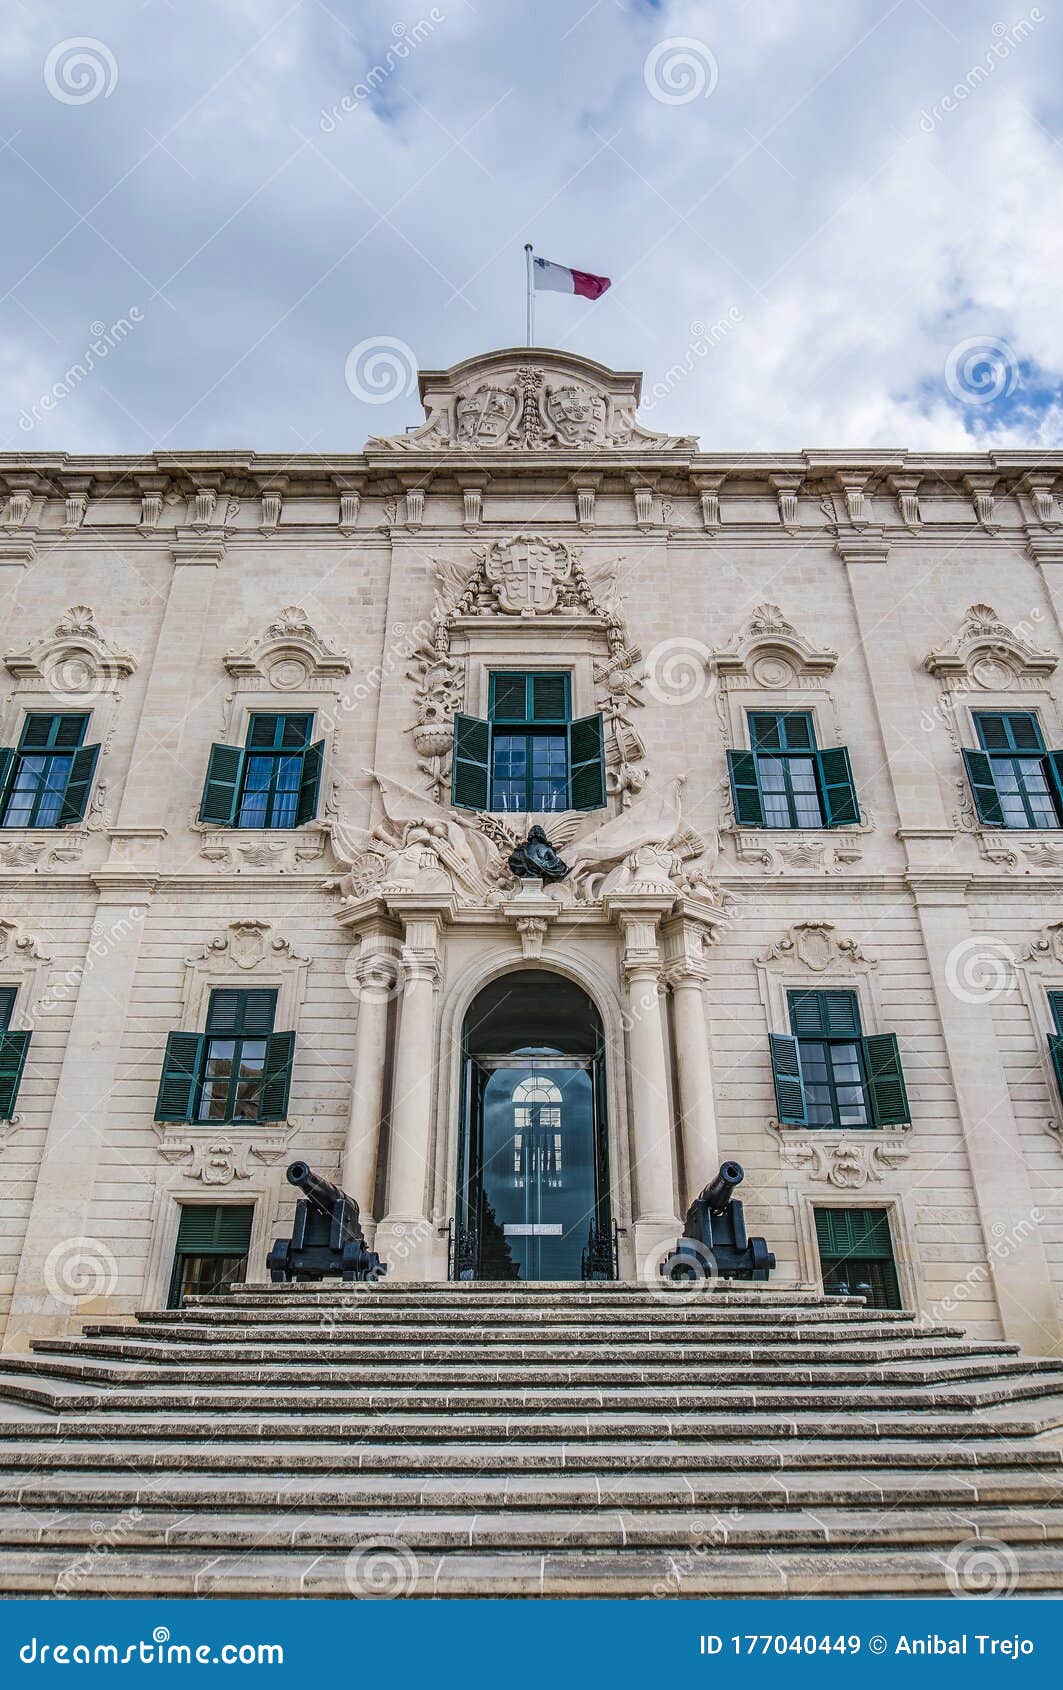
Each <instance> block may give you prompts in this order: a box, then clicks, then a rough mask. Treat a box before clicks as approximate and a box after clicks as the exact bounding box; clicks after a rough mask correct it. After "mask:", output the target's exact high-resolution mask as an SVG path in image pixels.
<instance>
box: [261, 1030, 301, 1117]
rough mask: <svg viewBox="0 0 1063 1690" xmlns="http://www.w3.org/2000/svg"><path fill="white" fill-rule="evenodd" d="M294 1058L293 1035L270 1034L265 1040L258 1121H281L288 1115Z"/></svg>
mask: <svg viewBox="0 0 1063 1690" xmlns="http://www.w3.org/2000/svg"><path fill="white" fill-rule="evenodd" d="M294 1056H295V1034H294V1033H270V1035H269V1037H268V1038H267V1040H266V1061H265V1067H264V1070H263V1074H262V1107H261V1109H260V1110H259V1114H258V1118H259V1120H260V1121H283V1120H284V1118H285V1116H286V1115H287V1113H288V1094H289V1092H290V1091H291V1085H292V1061H293V1058H294Z"/></svg>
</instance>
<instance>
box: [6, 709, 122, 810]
mask: <svg viewBox="0 0 1063 1690" xmlns="http://www.w3.org/2000/svg"><path fill="white" fill-rule="evenodd" d="M88 723H89V717H88V714H87V713H85V712H82V711H76V712H68V711H57V712H55V713H51V712H38V711H32V712H30V713H29V714H28V715H27V716H26V719H25V721H24V722H23V724H22V732H21V734H20V735H19V742H18V745H17V746H16V748H15V749H14V750H11V749H10V748H9V747H6V746H5V747H0V827H10V828H36V827H41V828H44V827H70V826H71V824H72V823H74V822H79V821H82V820H83V818H84V815H85V811H86V809H87V807H88V801H89V795H90V793H91V791H92V782H93V779H94V778H95V774H96V763H97V761H98V759H99V755H100V748H99V746H98V745H85V744H83V741H84V738H85V732H86V729H87V727H88Z"/></svg>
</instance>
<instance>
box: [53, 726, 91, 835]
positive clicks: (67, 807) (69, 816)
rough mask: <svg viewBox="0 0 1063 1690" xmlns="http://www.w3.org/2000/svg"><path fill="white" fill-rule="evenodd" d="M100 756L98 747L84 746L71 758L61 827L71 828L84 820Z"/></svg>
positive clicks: (60, 819)
mask: <svg viewBox="0 0 1063 1690" xmlns="http://www.w3.org/2000/svg"><path fill="white" fill-rule="evenodd" d="M99 755H100V748H99V746H98V745H83V746H82V747H81V749H80V751H75V752H74V755H73V757H71V759H70V773H69V775H68V776H67V782H66V791H65V792H64V794H63V802H62V805H61V807H60V810H59V821H58V824H57V825H58V826H59V827H69V826H70V824H71V823H72V822H79V821H81V820H82V819H83V817H84V815H85V811H86V810H87V809H88V804H89V793H90V792H91V791H92V782H93V778H94V776H95V774H96V762H97V759H98V758H99Z"/></svg>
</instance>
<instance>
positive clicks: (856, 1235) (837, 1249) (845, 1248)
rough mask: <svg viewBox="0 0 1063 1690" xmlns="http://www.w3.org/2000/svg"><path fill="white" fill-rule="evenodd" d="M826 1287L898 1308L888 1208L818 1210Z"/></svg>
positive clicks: (837, 1293)
mask: <svg viewBox="0 0 1063 1690" xmlns="http://www.w3.org/2000/svg"><path fill="white" fill-rule="evenodd" d="M815 1220H816V1241H817V1243H818V1245H819V1258H820V1263H821V1265H822V1269H823V1289H824V1291H826V1292H827V1293H828V1294H830V1295H834V1296H843V1297H865V1298H866V1299H867V1301H868V1303H869V1304H870V1306H871V1307H872V1308H877V1309H899V1308H900V1307H901V1297H900V1287H899V1285H898V1282H897V1266H896V1261H895V1258H894V1254H893V1240H892V1238H891V1236H890V1222H889V1215H888V1214H887V1212H886V1210H885V1209H847V1208H829V1209H828V1208H823V1209H816V1211H815Z"/></svg>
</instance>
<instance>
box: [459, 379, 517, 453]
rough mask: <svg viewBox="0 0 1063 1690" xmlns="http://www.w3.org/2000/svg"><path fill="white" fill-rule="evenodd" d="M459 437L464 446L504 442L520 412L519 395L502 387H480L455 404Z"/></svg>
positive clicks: (500, 443)
mask: <svg viewBox="0 0 1063 1690" xmlns="http://www.w3.org/2000/svg"><path fill="white" fill-rule="evenodd" d="M455 414H456V417H457V438H458V440H459V442H460V443H461V444H462V445H464V446H501V445H503V443H504V442H505V439H506V436H507V435H508V433H509V430H510V427H511V425H512V422H513V419H514V417H515V416H516V414H517V396H516V394H515V393H513V392H509V391H507V390H506V389H505V388H502V387H478V388H477V389H476V391H475V393H467V394H465V395H463V397H461V398H460V399H458V401H457V404H456V406H455Z"/></svg>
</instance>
